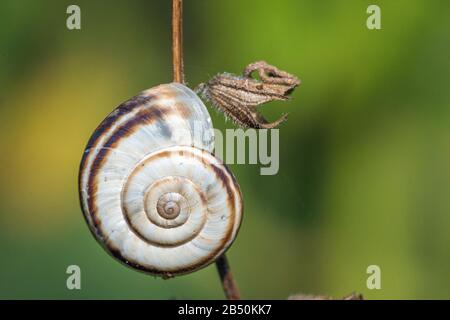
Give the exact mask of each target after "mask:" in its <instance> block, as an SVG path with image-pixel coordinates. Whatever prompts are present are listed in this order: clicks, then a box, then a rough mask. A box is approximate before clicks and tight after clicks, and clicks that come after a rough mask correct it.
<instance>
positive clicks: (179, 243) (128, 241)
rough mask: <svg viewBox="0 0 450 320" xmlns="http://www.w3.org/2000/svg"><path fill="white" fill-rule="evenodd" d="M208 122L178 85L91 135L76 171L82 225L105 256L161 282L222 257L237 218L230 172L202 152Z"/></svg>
mask: <svg viewBox="0 0 450 320" xmlns="http://www.w3.org/2000/svg"><path fill="white" fill-rule="evenodd" d="M213 142H214V136H213V130H212V122H211V118H210V116H209V113H208V111H207V110H206V107H205V106H204V104H203V103H202V101H201V100H200V99H199V98H198V97H197V95H196V94H195V93H194V92H193V91H192V90H190V89H189V88H187V87H186V86H184V85H182V84H178V83H171V84H164V85H160V86H157V87H154V88H151V89H148V90H146V91H144V92H142V93H141V94H139V95H138V96H136V97H134V98H132V99H130V100H128V101H127V102H125V103H123V104H121V105H120V106H119V107H118V108H117V109H116V110H115V111H113V112H112V113H111V114H110V115H109V116H108V117H107V118H106V119H105V120H104V121H103V122H102V123H101V124H100V126H99V127H98V128H97V130H96V131H95V132H94V134H93V135H92V137H91V139H90V140H89V142H88V145H87V147H86V150H85V153H84V155H83V159H82V162H81V166H80V176H79V188H80V189H79V191H80V200H81V205H82V208H83V212H84V215H85V218H86V221H87V223H88V225H89V227H90V229H91V231H92V233H93V234H94V236H95V237H96V238H97V240H98V241H99V242H100V243H101V244H102V245H103V247H104V248H105V249H106V250H107V251H108V252H109V253H110V254H112V255H113V256H114V257H116V258H117V259H119V260H120V261H122V262H124V263H126V264H127V265H129V266H131V267H133V268H136V269H139V270H141V271H144V272H147V273H150V274H154V275H160V276H164V277H170V276H174V275H178V274H184V273H189V272H192V271H195V270H197V269H200V268H202V267H204V266H206V265H208V264H210V263H211V262H213V261H214V260H215V259H216V258H217V257H218V256H220V255H221V254H222V253H224V252H225V251H226V250H227V248H228V247H229V246H230V245H231V243H232V242H233V240H234V238H235V237H236V234H237V231H238V229H239V226H240V223H241V219H242V196H241V192H240V189H239V185H238V184H237V182H236V180H235V178H234V176H233V174H232V173H231V172H230V171H229V170H228V169H227V167H226V166H225V165H224V164H223V163H222V162H221V161H220V160H219V159H217V158H216V157H214V156H213V155H212V154H211V152H212V150H213Z"/></svg>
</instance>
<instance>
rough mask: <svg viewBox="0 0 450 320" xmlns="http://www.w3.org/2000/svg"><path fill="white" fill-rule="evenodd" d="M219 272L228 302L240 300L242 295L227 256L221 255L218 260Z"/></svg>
mask: <svg viewBox="0 0 450 320" xmlns="http://www.w3.org/2000/svg"><path fill="white" fill-rule="evenodd" d="M216 267H217V271H218V272H219V276H220V280H221V281H222V287H223V291H225V296H226V298H227V299H228V300H240V299H241V295H240V293H239V289H238V287H237V284H236V281H235V280H234V277H233V274H232V273H231V270H230V265H229V264H228V259H227V257H226V255H225V254H223V255H221V256H220V257H219V258H218V259H217V260H216Z"/></svg>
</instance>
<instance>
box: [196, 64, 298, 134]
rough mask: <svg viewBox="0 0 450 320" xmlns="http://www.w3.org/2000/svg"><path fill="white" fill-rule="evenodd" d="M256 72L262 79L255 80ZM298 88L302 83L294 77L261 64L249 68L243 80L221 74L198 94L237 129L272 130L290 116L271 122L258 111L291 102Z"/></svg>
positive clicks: (202, 87)
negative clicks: (254, 74)
mask: <svg viewBox="0 0 450 320" xmlns="http://www.w3.org/2000/svg"><path fill="white" fill-rule="evenodd" d="M254 72H258V75H259V79H256V78H253V77H252V75H253V73H254ZM299 84H300V81H299V79H298V78H297V77H295V76H294V75H291V74H289V73H287V72H285V71H282V70H279V69H278V68H277V67H274V66H271V65H269V64H267V63H266V62H264V61H258V62H255V63H251V64H249V65H248V66H247V67H246V68H245V70H244V72H243V75H242V76H236V75H233V74H230V73H220V74H218V75H216V76H214V77H213V78H212V79H211V80H209V81H208V82H206V83H201V84H200V85H199V86H198V87H197V88H196V91H197V92H198V93H199V94H200V95H201V96H202V97H203V98H204V99H206V100H208V101H209V102H210V103H211V104H212V105H213V106H215V107H216V108H217V109H218V110H219V111H221V112H223V113H224V114H225V116H226V117H228V118H230V119H231V120H233V121H234V122H235V123H236V124H237V125H239V126H242V127H244V128H255V129H272V128H275V127H277V126H278V125H279V124H281V123H282V122H283V121H285V120H286V118H287V115H283V116H282V117H281V118H279V119H278V120H276V121H274V122H268V121H267V120H266V119H265V118H264V117H263V115H262V114H261V113H260V112H259V111H258V110H257V109H256V107H257V106H259V105H261V104H264V103H267V102H270V101H275V100H287V99H289V95H290V94H291V93H292V91H293V90H294V89H295V87H297V86H298V85H299Z"/></svg>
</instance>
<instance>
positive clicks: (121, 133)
mask: <svg viewBox="0 0 450 320" xmlns="http://www.w3.org/2000/svg"><path fill="white" fill-rule="evenodd" d="M172 113H174V110H173V109H171V108H169V107H166V108H161V107H158V106H152V107H151V108H149V109H144V110H142V111H140V112H138V113H137V114H136V115H135V116H134V117H133V118H131V119H130V120H128V121H127V122H125V123H124V124H123V125H121V126H120V127H119V128H118V129H116V131H115V132H114V133H113V134H112V135H111V136H110V137H109V139H108V140H107V141H106V143H105V144H104V145H103V146H102V148H101V150H100V151H99V152H98V153H97V156H96V157H95V159H94V161H93V163H92V165H91V168H90V172H89V178H88V183H87V189H88V190H87V191H88V194H89V198H88V208H89V213H90V215H91V217H92V218H93V222H94V225H95V227H99V226H100V224H101V223H100V221H99V220H98V219H97V217H96V213H97V207H96V205H95V199H96V193H97V181H96V180H97V174H98V172H99V171H100V169H101V167H102V166H103V164H104V162H105V159H106V158H107V157H108V155H109V153H110V152H111V149H112V148H114V147H116V146H117V144H118V143H119V142H120V140H122V139H123V138H126V137H128V136H129V135H131V134H132V133H134V132H135V131H136V130H137V129H139V128H140V127H141V126H143V125H148V124H152V123H154V122H155V121H158V120H160V119H161V120H162V119H164V118H165V117H167V116H168V115H170V114H172Z"/></svg>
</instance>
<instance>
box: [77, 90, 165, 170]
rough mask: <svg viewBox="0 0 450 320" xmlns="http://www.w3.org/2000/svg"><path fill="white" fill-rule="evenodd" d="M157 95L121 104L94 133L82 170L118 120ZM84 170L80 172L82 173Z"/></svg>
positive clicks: (141, 96) (138, 97)
mask: <svg viewBox="0 0 450 320" xmlns="http://www.w3.org/2000/svg"><path fill="white" fill-rule="evenodd" d="M155 98H156V97H155V95H144V94H141V95H137V96H135V97H133V98H131V99H129V100H127V101H125V102H124V103H122V104H120V105H119V106H118V107H117V108H116V109H114V111H112V112H111V113H110V114H109V115H108V116H107V117H106V118H105V119H104V120H103V121H102V122H101V123H100V125H99V126H98V127H97V128H96V129H95V131H94V133H93V134H92V136H91V137H90V139H89V141H88V143H87V145H86V148H85V152H84V153H83V157H82V159H81V164H80V168H84V167H85V165H86V163H85V162H86V160H87V156H88V155H89V152H86V151H88V150H89V149H91V148H92V147H94V146H95V145H96V144H97V143H98V141H99V140H100V138H101V137H102V136H103V134H104V133H105V132H106V131H107V130H108V129H109V128H111V126H113V125H114V124H115V123H116V122H117V120H118V119H119V118H120V117H122V116H123V115H125V114H127V113H129V112H130V111H132V110H134V109H135V108H137V107H139V106H142V105H144V104H148V103H149V102H150V101H152V100H153V99H155ZM81 171H82V170H80V172H81Z"/></svg>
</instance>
